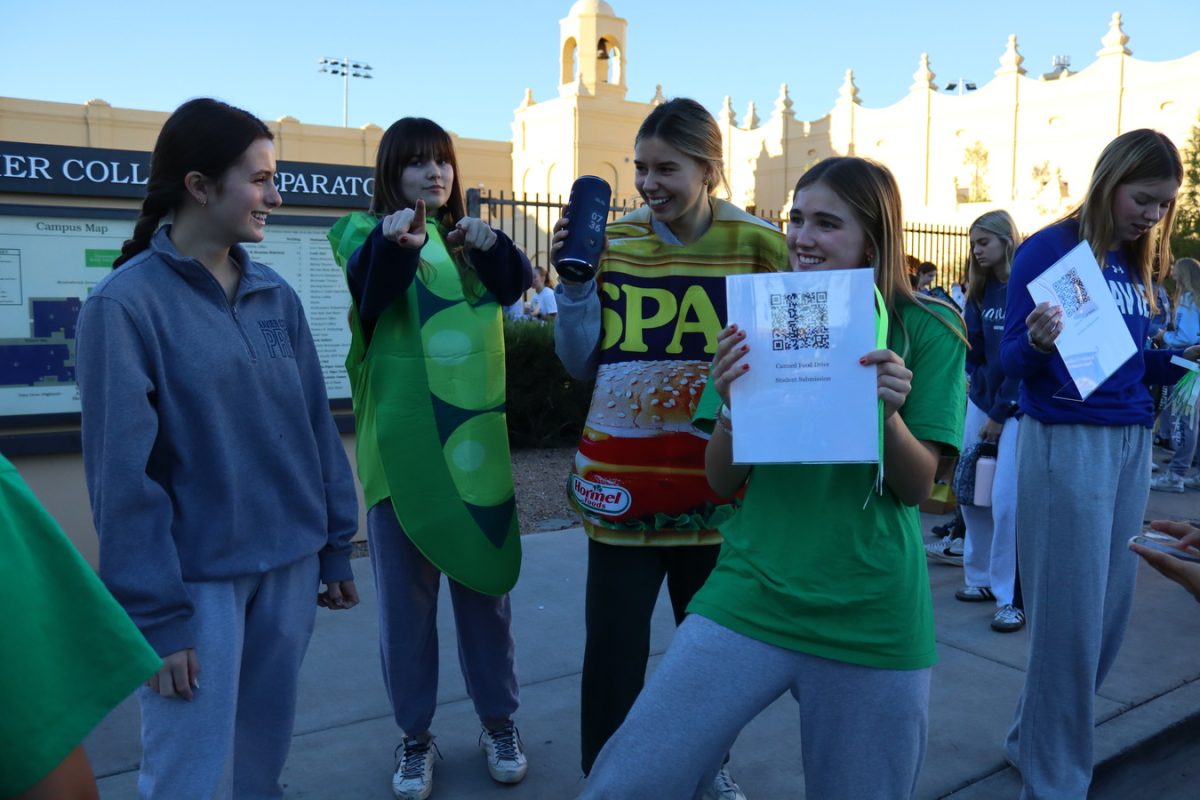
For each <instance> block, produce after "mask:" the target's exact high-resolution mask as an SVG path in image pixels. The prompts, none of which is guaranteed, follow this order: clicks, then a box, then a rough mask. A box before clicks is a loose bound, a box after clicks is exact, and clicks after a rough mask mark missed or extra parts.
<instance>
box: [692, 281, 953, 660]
mask: <svg viewBox="0 0 1200 800" xmlns="http://www.w3.org/2000/svg"><path fill="white" fill-rule="evenodd" d="M934 308H935V309H936V313H938V314H941V315H942V316H943V317H944V318H945V319H946V320H947V321H949V322H951V324H952V325H954V326H956V327H961V324H962V323H961V321H960V320H958V319H957V318H956V317H957V315H955V314H954V312H952V311H950V310H949V309H946V308H943V307H941V306H937V307H934ZM896 316H897V315H893V320H892V325H891V334H890V342H891V348H892V349H893V350H895V351H896V352H897V353H900V355H901V356H902V357H903V358H904V361H905V365H906V366H907V367H908V368H909V369H911V370H912V372H913V379H912V391H911V392H910V393H909V395H908V399H907V400H906V401H905V403H904V405H903V406H902V407H901V409H900V411H899V412H898V413H899V414H900V416H901V418H902V419H903V420H904V422H905V424H906V425H907V426H908V428H909V430H911V431H912V433H913V435H914V436H916V437H917V438H918V439H921V440H925V441H931V442H937V443H939V444H940V445H942V447H943V449H945V450H949V451H951V452H952V451H953V450H954V449H956V448H957V446H958V444H959V443H960V442H961V441H962V426H963V411H964V408H965V379H964V373H963V366H964V359H965V356H966V345H965V344H964V343H963V341H962V340H961V339H959V338H958V337H957V336H955V334H954V332H953V331H952V330H950V328H948V327H947V326H946V325H944V324H943V323H942V322H941V321H939V320H937V319H935V318H934V317H933V315H931V314H929V313H927V312H925V311H923V310H921V309H919V308H917V307H916V306H913V305H908V304H905V305H902V306H901V307H900V310H899V313H898V316H899V320H898V321H897V320H896ZM898 323H899V324H898ZM905 332H907V335H908V346H907V348H906V347H905ZM875 474H876V466H875V465H874V464H788V465H759V466H756V467H754V469H753V471H752V472H751V474H750V479H749V482H748V484H747V487H746V495H745V499H744V500H743V501H742V507H741V510H740V511H739V512H738V513H737V515H736V516H735V517H734V518H733V519H732V520H731V521H730V522H728V523H727V524H726V525H724V526H722V528H721V534H722V535H723V536H724V537H725V543H724V544H723V545H722V547H721V556H720V559H719V560H718V562H717V566H716V568H715V569H714V570H713V573H712V575H711V576H710V577H709V579H708V581H707V582H706V583H705V584H704V587H703V588H702V589H701V590H700V591H699V592H698V593H697V594H696V596H695V597H694V598H693V599H692V602H691V604H690V605H689V606H688V611H689V612H691V613H695V614H700V615H701V616H704V617H708V618H709V619H711V620H713V621H714V622H717V623H718V624H720V625H724V626H725V627H727V628H730V629H732V630H735V631H737V632H739V633H741V634H743V635H745V636H749V637H751V638H753V639H757V640H759V641H763V642H767V643H768V644H773V645H776V646H778V647H784V648H787V649H789V650H798V651H801V652H804V653H810V654H812V655H816V656H821V657H823V658H829V659H833V660H836V661H845V662H849V663H852V664H861V665H864V666H868V667H878V668H881V669H920V668H923V667H928V666H930V665H932V664H933V662H934V661H935V660H936V648H935V643H934V634H933V604H932V600H931V597H930V593H929V576H928V573H927V572H926V566H925V550H924V548H923V547H922V544H921V531H920V518H919V512H918V511H917V509H916V507H914V506H906V505H904V504H902V503H901V502H900V501H899V499H897V497H896V496H895V494H893V493H892V491H891V490H890V489H888V488H887V487H886V486H885V487H884V490H883V494H882V495H880V494H878V493H876V492H875V491H874V487H875ZM868 498H869V499H868ZM864 501H865V506H864Z"/></svg>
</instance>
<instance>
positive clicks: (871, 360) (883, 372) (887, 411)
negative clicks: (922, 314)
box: [858, 350, 912, 420]
mask: <svg viewBox="0 0 1200 800" xmlns="http://www.w3.org/2000/svg"><path fill="white" fill-rule="evenodd" d="M858 363H860V364H864V365H867V366H870V365H871V364H875V365H876V368H875V375H876V380H877V382H878V385H879V399H880V400H882V401H883V418H884V419H885V420H886V419H888V418H889V417H891V416H892V414H895V413H896V412H897V411H899V410H900V407H901V406H903V405H904V401H905V400H907V399H908V393H909V392H911V391H912V370H910V369H909V368H908V367H906V366H904V359H903V358H901V357H900V356H898V355H896V354H895V353H893V352H892V351H891V350H873V351H871V352H870V353H867V354H866V355H865V356H863V357H862V358H860V359H859V360H858Z"/></svg>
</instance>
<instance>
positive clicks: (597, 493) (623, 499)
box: [571, 475, 630, 516]
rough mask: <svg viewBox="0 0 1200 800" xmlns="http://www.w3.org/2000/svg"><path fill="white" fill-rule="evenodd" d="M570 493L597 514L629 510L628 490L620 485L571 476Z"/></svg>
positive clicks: (621, 512)
mask: <svg viewBox="0 0 1200 800" xmlns="http://www.w3.org/2000/svg"><path fill="white" fill-rule="evenodd" d="M571 493H572V494H573V495H575V499H576V500H577V501H579V504H580V505H581V506H583V507H584V508H586V509H588V510H589V511H595V512H596V513H598V514H608V515H612V516H616V515H617V514H623V513H625V512H626V511H628V510H629V504H630V497H629V492H628V491H626V490H625V489H623V488H621V487H620V486H610V485H607V484H603V483H594V482H592V481H589V480H584V479H583V478H581V477H579V476H578V475H572V476H571Z"/></svg>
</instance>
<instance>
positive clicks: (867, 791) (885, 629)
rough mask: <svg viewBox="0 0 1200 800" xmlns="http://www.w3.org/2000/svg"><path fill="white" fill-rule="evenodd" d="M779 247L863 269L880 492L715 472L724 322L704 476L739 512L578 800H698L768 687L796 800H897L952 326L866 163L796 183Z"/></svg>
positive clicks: (957, 416) (921, 744)
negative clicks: (795, 714) (785, 701)
mask: <svg viewBox="0 0 1200 800" xmlns="http://www.w3.org/2000/svg"><path fill="white" fill-rule="evenodd" d="M787 243H788V251H789V257H790V261H791V267H792V269H794V270H798V271H799V270H833V269H854V268H861V267H864V265H865V266H869V267H870V268H871V269H873V270H874V271H875V276H876V285H877V287H878V289H879V292H880V294H881V295H882V297H883V302H884V307H885V309H886V313H887V314H888V317H889V322H890V325H889V329H890V330H891V336H890V337H889V341H888V347H887V348H883V349H879V350H875V351H873V352H870V353H865V354H863V356H862V357H861V358H860V360H859V363H860V364H862V365H863V366H864V367H866V368H873V369H875V371H876V373H877V375H878V382H877V385H878V394H879V399H880V400H881V401H882V403H883V418H884V422H883V467H884V472H883V475H884V478H883V487H882V489H881V491H880V492H879V493H875V492H874V491H873V489H874V487H875V480H876V470H877V468H876V465H873V464H836V465H828V464H787V465H758V466H753V467H751V466H748V465H740V464H734V463H733V460H732V441H733V436H734V429H733V425H732V422H731V418H730V416H729V412H728V406H729V390H730V385H731V384H732V383H733V381H735V380H737V379H738V377H739V376H741V375H743V374H745V373H746V371H747V370H748V369H749V367H748V365H747V363H746V362H745V361H744V357H745V355H746V353H747V352H748V351H749V344H748V341H747V339H746V334H745V332H744V331H743V330H741V329H740V328H739V326H738V325H737V321H736V320H731V322H732V323H733V324H731V325H730V326H729V327H727V328H726V329H725V330H723V331H722V333H721V335H720V344H719V346H718V350H717V354H716V357H715V358H714V361H713V371H712V377H711V379H710V385H711V386H712V389H713V390H715V391H716V392H718V393H719V395H720V397H721V399H722V400H723V402H724V407H723V408H722V409H721V411H720V413H719V415H718V418H717V424H716V426H715V428H714V430H713V435H712V438H711V440H710V441H709V444H708V447H707V450H706V453H705V467H706V473H707V476H708V480H709V483H710V484H711V485H712V487H713V489H714V490H715V491H716V492H718V493H720V494H725V495H729V494H733V493H734V492H736V491H737V490H739V489H740V488H741V487H743V486H745V498H744V500H743V504H742V507H741V510H740V511H739V513H738V515H737V516H736V517H734V519H733V520H731V521H730V522H729V523H727V524H726V525H724V526H722V528H721V533H722V534H723V535H724V537H725V541H724V544H723V546H722V550H721V555H720V558H719V560H718V562H717V566H716V568H715V569H714V570H713V573H712V575H711V576H710V577H709V579H708V581H707V582H706V583H705V585H704V587H703V588H702V589H701V590H700V591H699V592H698V593H697V594H696V596H695V598H694V599H693V600H692V602H691V604H690V605H689V607H688V611H689V614H690V616H689V617H688V618H687V619H686V620H685V621H684V623H683V625H682V626H680V628H679V630H678V632H677V633H676V635H675V639H674V641H673V642H672V644H671V647H670V648H669V649H668V651H667V654H666V656H665V658H664V660H663V662H662V664H661V665H660V666H659V668H658V670H657V671H656V672H655V674H654V676H653V678H652V679H651V681H650V683H649V684H648V685H647V687H646V689H645V690H644V691H643V692H642V695H641V696H640V697H639V699H638V701H637V703H636V705H635V706H634V708H633V710H632V711H631V712H630V714H629V717H628V718H627V720H626V722H625V724H624V725H623V726H622V727H621V729H620V730H619V731H618V732H617V734H616V735H615V736H614V737H613V738H612V739H611V740H610V741H609V743H608V745H607V746H606V747H605V748H604V750H603V751H602V752H601V753H600V757H599V759H598V760H597V761H596V765H595V768H594V770H593V772H592V777H591V780H590V782H589V785H588V789H587V791H586V792H585V793H584V797H586V798H618V797H652V796H662V797H700V796H701V793H702V791H703V788H704V787H705V786H706V785H707V781H708V780H711V774H710V775H709V776H707V777H706V776H704V774H703V772H702V771H703V770H705V769H706V768H707V769H709V770H710V772H711V769H712V765H713V764H714V763H716V762H717V761H718V760H719V758H720V755H721V754H722V753H724V752H725V750H726V749H727V748H728V747H729V745H730V744H731V743H732V742H733V740H734V737H735V736H736V735H737V733H738V732H739V731H740V730H741V729H742V727H743V726H744V725H745V724H746V723H748V722H749V721H750V720H751V719H753V718H754V717H755V716H756V715H757V714H758V713H759V712H760V711H762V710H763V709H764V708H766V707H767V706H768V705H770V704H771V703H772V702H774V701H775V700H776V699H777V698H778V697H780V696H781V695H782V694H784V693H785V692H791V693H792V695H793V696H794V697H795V698H796V699H797V701H798V703H799V705H800V722H801V734H802V749H801V759H802V761H803V766H804V775H805V784H806V790H807V794H808V796H810V797H820V798H823V800H827V799H828V798H861V797H872V798H907V797H911V795H912V793H913V791H914V789H915V787H916V781H917V775H918V773H919V772H920V766H921V762H922V760H923V757H924V753H925V737H926V729H927V720H928V700H929V674H930V667H931V666H932V664H933V661H934V660H935V647H934V639H933V613H932V603H931V600H930V594H929V581H928V575H927V573H926V569H925V558H924V549H923V548H922V546H921V533H920V529H919V518H918V512H917V509H916V505H917V503H919V502H920V501H921V500H922V499H924V498H925V497H926V496H928V494H929V491H930V487H931V486H932V485H933V476H934V471H935V470H936V468H937V464H938V459H939V458H940V456H941V455H942V454H943V453H944V452H947V451H948V452H954V450H955V449H956V447H957V445H958V442H960V441H961V436H962V414H963V407H964V403H965V398H964V372H963V366H964V356H965V352H966V339H965V331H964V327H963V323H962V319H961V317H960V316H959V315H958V313H957V312H956V311H955V310H954V309H952V308H951V307H950V306H949V305H948V304H946V303H944V302H942V301H940V300H937V299H936V298H931V297H926V296H917V295H915V294H914V292H913V290H912V287H911V285H910V284H909V282H908V278H907V275H906V271H905V265H904V250H903V239H902V222H901V213H900V193H899V189H898V187H897V186H896V182H895V179H894V178H893V177H892V175H891V173H890V172H889V171H888V170H887V169H886V168H885V167H883V166H881V165H879V164H876V163H873V162H870V161H866V160H863V159H859V158H830V159H826V160H825V161H822V162H820V163H819V164H817V165H816V166H815V167H813V168H812V169H810V170H809V171H808V172H807V173H805V175H804V176H803V177H801V179H800V181H799V182H798V183H797V184H796V191H795V202H794V204H793V206H792V209H791V215H790V224H789V229H788V236H787ZM868 496H869V499H868V501H867V502H866V504H865V505H864V503H863V499H864V497H868ZM638 765H645V767H644V768H639V766H638Z"/></svg>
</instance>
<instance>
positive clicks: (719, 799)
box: [704, 764, 746, 800]
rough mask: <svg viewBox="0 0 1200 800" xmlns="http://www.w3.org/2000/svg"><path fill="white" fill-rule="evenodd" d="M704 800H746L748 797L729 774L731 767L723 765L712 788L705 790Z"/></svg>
mask: <svg viewBox="0 0 1200 800" xmlns="http://www.w3.org/2000/svg"><path fill="white" fill-rule="evenodd" d="M704 800H746V795H745V794H743V793H742V787H740V786H738V785H737V781H735V780H734V779H733V776H732V775H730V774H729V767H727V766H725V765H723V764H722V765H721V769H720V771H719V772H718V773H717V777H716V778H714V779H713V782H712V786H710V787H708V788H707V789H705V790H704Z"/></svg>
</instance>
